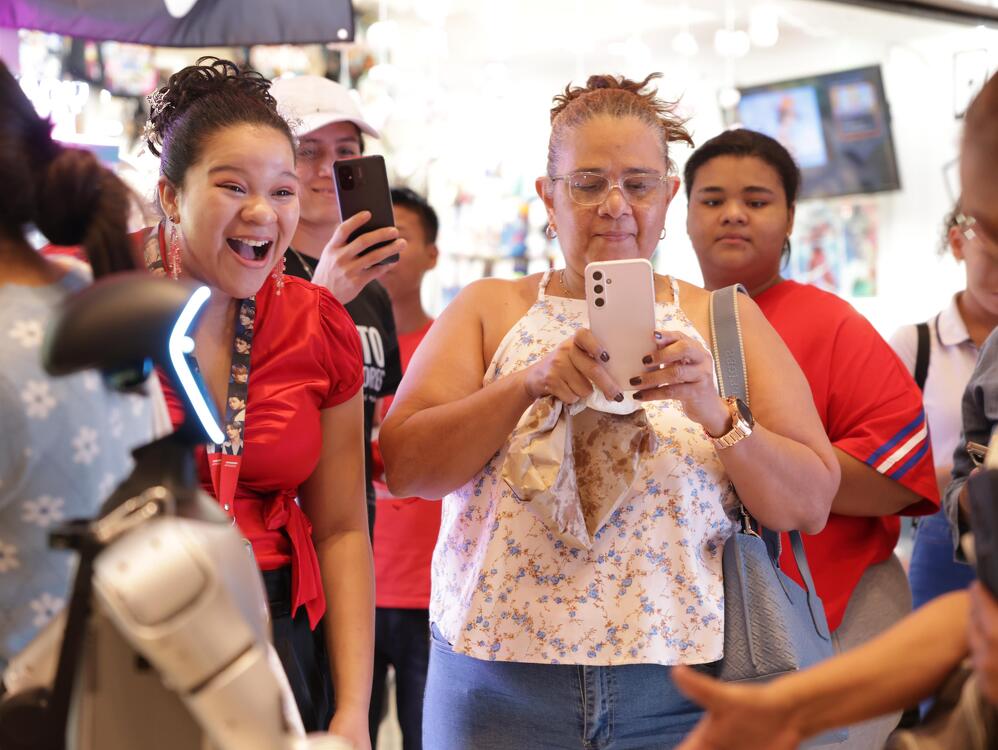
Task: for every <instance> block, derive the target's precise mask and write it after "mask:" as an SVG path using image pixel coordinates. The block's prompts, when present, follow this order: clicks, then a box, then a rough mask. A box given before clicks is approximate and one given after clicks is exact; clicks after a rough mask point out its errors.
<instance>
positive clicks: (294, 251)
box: [288, 247, 315, 281]
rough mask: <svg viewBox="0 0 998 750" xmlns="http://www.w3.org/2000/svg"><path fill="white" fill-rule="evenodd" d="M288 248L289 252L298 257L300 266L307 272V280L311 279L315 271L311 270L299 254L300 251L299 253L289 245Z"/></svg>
mask: <svg viewBox="0 0 998 750" xmlns="http://www.w3.org/2000/svg"><path fill="white" fill-rule="evenodd" d="M288 250H290V251H291V252H293V253H294V254H295V257H296V258H297V259H298V262H299V263H301V267H302V268H304V269H305V273H307V274H308V280H309V281H311V280H312V276H313V275H314V274H315V271H313V270H312V266H310V265H309V264H308V263H306V262H305V259H304V258H303V257H302V255H301V253H299V252H298V251H297V250H295V249H294V248H293V247H289V248H288Z"/></svg>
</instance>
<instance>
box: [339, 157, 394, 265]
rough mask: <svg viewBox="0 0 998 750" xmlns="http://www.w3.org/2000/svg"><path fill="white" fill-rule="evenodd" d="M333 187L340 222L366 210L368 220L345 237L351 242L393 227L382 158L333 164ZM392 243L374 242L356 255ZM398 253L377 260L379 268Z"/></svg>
mask: <svg viewBox="0 0 998 750" xmlns="http://www.w3.org/2000/svg"><path fill="white" fill-rule="evenodd" d="M333 184H334V186H335V188H336V201H337V203H339V207H340V219H341V220H345V219H349V218H350V217H352V216H354V215H356V214H358V213H360V212H361V211H368V212H370V214H371V218H370V219H369V220H368V221H367V222H366V223H365V224H364V226H363V227H362V228H361V227H358V228H357V229H356V230H354V231H353V232H351V233H350V235H349V236H348V237H347V242H348V243H350V242H353V241H354V240H356V239H357V238H358V237H360V236H361V235H362V234H366V233H368V232H372V231H374V230H377V229H385V228H387V227H394V226H395V213H394V211H393V210H392V194H391V187H390V186H389V184H388V171H387V169H385V160H384V158H383V157H381V156H360V157H357V158H354V159H341V160H339V161H336V162H333ZM390 242H391V240H388V241H383V242H376V243H374V244H373V245H371V246H369V247H366V248H364V249H363V250H362V251H361V252H359V253H358V254H357V257H363V256H365V255H367V254H368V253H372V252H374V251H376V250H377V249H378V248H381V247H385V246H386V245H388V244H390ZM398 259H399V256H398V253H393V254H392V255H389V256H388V257H386V258H384V259H382V260H380V261H379V262H378V265H382V264H388V263H396V262H398Z"/></svg>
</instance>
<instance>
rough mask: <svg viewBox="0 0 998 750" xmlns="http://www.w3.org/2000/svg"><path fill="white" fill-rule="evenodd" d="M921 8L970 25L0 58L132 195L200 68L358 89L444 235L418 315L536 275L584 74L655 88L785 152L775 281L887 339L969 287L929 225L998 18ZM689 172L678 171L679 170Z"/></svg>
mask: <svg viewBox="0 0 998 750" xmlns="http://www.w3.org/2000/svg"><path fill="white" fill-rule="evenodd" d="M917 4H918V3H900V2H899V3H895V4H894V5H895V6H897V7H899V8H900V7H901V6H905V5H907V6H910V5H917ZM935 4H936V5H938V6H946V5H950V6H961V7H963V8H967V7H968V6H977V7H979V9H980V13H979V16H978V17H975V16H974V14H973V13H971V14H965V17H964V18H957V17H955V16H953V17H946V16H945V15H944V14H939V15H936V16H932V15H928V16H923V15H917V14H903V13H897V12H887V11H884V10H880V9H877V8H874V7H869V6H878V5H879V6H887V5H891V4H890V3H885V2H880V3H877V2H867V3H864V2H855V3H849V2H831V1H830V0H775V1H774V2H763V1H761V0H696V1H695V2H686V1H684V0H614V1H613V2H606V0H601V1H599V2H597V1H596V0H544V1H543V2H537V1H536V0H508V1H507V2H505V3H485V2H476V1H475V0H380V1H379V0H359V1H358V2H355V3H354V8H355V11H356V18H357V22H356V33H355V39H354V41H353V42H350V43H342V42H330V43H328V44H315V45H304V46H252V47H240V48H213V49H178V48H154V47H146V46H138V45H130V44H121V43H117V42H91V41H87V40H83V39H72V38H69V37H65V36H58V35H54V34H49V33H44V32H40V31H33V30H27V29H0V57H2V59H4V60H5V62H7V64H8V65H10V66H12V67H13V68H14V69H15V72H18V73H19V75H20V79H21V83H22V86H23V87H24V89H25V90H26V91H27V92H28V93H29V95H30V96H31V98H32V100H33V101H34V102H35V104H36V107H37V108H38V109H39V111H40V112H41V113H42V114H46V115H51V117H52V119H53V121H54V122H55V124H56V129H57V135H58V136H59V137H60V138H61V139H63V140H65V141H72V142H79V143H86V144H89V145H91V146H92V147H93V148H95V149H96V150H97V151H98V152H99V154H100V155H101V157H102V158H104V159H105V160H107V161H108V162H109V163H113V164H115V165H117V168H118V169H119V171H120V173H121V174H122V175H123V176H124V177H125V178H126V179H127V180H128V181H129V182H130V183H131V184H132V185H133V186H135V187H136V188H137V189H138V190H139V191H140V192H142V193H143V194H145V195H151V193H152V187H153V185H154V183H155V179H156V176H157V164H156V162H155V160H154V159H153V158H152V157H151V156H149V155H148V154H145V153H144V149H143V144H142V140H141V132H142V125H143V123H144V122H145V118H146V114H147V108H146V104H145V101H144V96H145V95H146V94H148V93H150V92H151V91H152V90H154V89H155V87H156V86H157V85H159V84H160V83H161V82H162V81H163V80H165V77H166V76H168V75H169V74H170V73H171V72H173V71H175V70H177V69H178V68H180V67H182V66H184V65H186V64H188V63H189V62H192V61H193V60H194V59H196V58H197V57H198V56H199V55H202V54H216V55H220V56H224V57H231V58H233V59H237V60H239V61H243V62H248V63H250V64H251V65H252V66H253V67H255V68H256V69H258V70H259V71H261V72H262V73H263V74H264V75H267V76H282V75H294V74H299V73H306V72H307V73H318V74H323V75H328V76H330V77H333V78H335V79H337V80H339V81H340V82H342V83H344V84H346V85H348V86H351V87H353V88H354V89H355V93H356V95H357V96H358V98H359V100H360V102H361V104H362V107H363V109H364V112H365V113H366V115H367V116H368V119H369V120H370V121H371V122H372V123H373V124H374V125H375V126H376V127H378V128H380V129H381V130H382V132H383V134H384V137H383V138H382V140H381V141H380V142H377V141H369V143H368V149H369V152H375V153H377V152H381V153H384V154H385V156H386V158H387V161H388V164H389V169H390V172H391V174H392V177H393V179H394V180H395V182H396V183H398V184H406V185H408V186H410V187H412V188H413V189H415V190H417V191H419V192H423V193H425V194H427V195H428V197H429V199H430V201H431V203H432V204H433V205H434V206H435V207H436V209H437V211H438V212H439V214H440V216H441V224H442V229H441V234H440V240H439V244H440V248H441V251H442V260H441V262H440V264H439V267H438V268H437V269H436V270H435V271H434V272H432V273H431V275H430V276H428V278H427V280H426V282H425V287H424V296H425V300H426V302H427V305H428V307H429V308H430V309H431V310H432V311H433V312H438V311H439V310H440V309H442V307H443V306H444V305H445V304H446V303H447V301H449V300H450V299H452V298H453V296H454V294H456V292H457V291H458V290H459V289H460V288H461V287H462V286H464V285H465V284H467V283H469V282H470V281H472V280H474V279H476V278H479V277H481V276H486V275H495V276H504V277H509V276H512V275H515V274H518V273H525V272H533V271H535V270H542V269H544V268H547V267H548V266H549V265H550V264H551V263H552V258H554V257H555V256H556V254H557V248H556V247H555V246H553V245H552V244H551V243H550V242H549V241H548V240H546V239H545V237H544V235H543V232H542V229H543V226H544V211H543V209H542V206H541V204H540V202H539V200H538V199H537V197H536V195H535V193H534V179H535V178H536V177H537V176H538V175H540V174H542V173H543V171H544V169H545V158H546V149H547V136H548V132H549V123H548V111H549V108H550V106H551V98H552V96H554V95H555V94H556V93H558V92H560V91H561V90H563V89H564V87H565V85H566V84H568V83H569V82H574V83H582V82H584V81H585V79H586V77H587V76H588V75H590V74H593V73H599V72H609V73H621V74H624V75H627V76H629V77H634V78H638V79H640V78H643V77H644V76H645V75H646V74H647V73H649V72H651V71H661V72H662V73H663V78H662V79H661V80H660V81H659V85H660V93H661V94H663V95H664V96H665V97H667V98H670V99H678V100H679V101H680V107H681V111H682V112H683V114H684V115H685V116H687V117H689V118H690V127H691V129H692V133H693V135H694V139H695V140H696V142H697V143H701V142H703V141H704V140H706V139H707V138H709V137H711V136H713V135H715V134H716V133H718V132H719V131H720V130H721V129H723V128H724V127H726V126H730V125H732V124H735V123H739V122H743V123H747V124H753V125H754V126H756V127H758V128H766V129H769V130H770V131H771V132H772V133H773V134H776V135H778V136H779V137H781V139H783V140H784V142H785V143H786V145H788V146H790V147H791V148H792V149H793V150H794V152H795V154H796V155H797V157H798V159H799V160H800V161H801V162H802V165H803V166H805V167H806V169H805V188H806V191H807V193H808V198H807V199H806V200H804V201H802V202H801V204H800V206H799V207H798V211H797V218H796V226H795V231H794V237H793V248H794V251H793V259H792V260H791V263H790V266H789V267H788V269H787V273H788V275H790V276H792V277H794V278H797V279H800V280H805V281H810V282H813V283H816V284H819V285H821V286H824V287H825V288H828V289H830V290H832V291H835V292H836V293H838V294H840V295H841V296H843V297H844V298H846V299H848V300H849V301H850V302H852V303H853V304H854V305H855V306H856V307H857V308H858V309H859V310H860V311H861V312H863V313H864V314H865V315H867V317H869V318H870V320H871V321H872V322H873V323H874V325H875V326H876V327H877V328H878V330H880V332H881V333H882V334H884V335H885V336H889V335H890V334H891V333H892V332H893V331H894V330H895V328H897V327H898V326H899V325H901V324H903V323H906V322H912V321H917V320H922V319H925V318H927V317H928V316H929V315H931V314H934V312H935V311H937V310H938V309H940V308H941V307H943V306H944V305H945V303H946V302H947V300H948V298H949V297H950V296H951V295H952V294H953V293H954V292H955V291H957V290H958V289H960V288H962V283H963V282H962V279H963V270H962V268H960V267H959V266H958V265H957V264H956V262H955V261H954V260H953V259H952V258H951V257H949V256H947V255H943V254H941V245H942V236H943V233H942V222H943V218H944V215H945V214H946V212H947V211H949V210H950V208H951V207H952V205H953V202H954V199H955V197H956V190H957V188H956V185H957V179H956V162H955V159H956V154H957V145H958V136H959V132H960V125H961V119H960V118H961V115H962V112H963V109H964V107H965V106H966V104H967V102H968V100H969V98H970V97H971V95H972V94H973V92H974V91H975V90H976V89H977V88H978V87H979V86H980V85H981V84H982V83H983V81H984V80H986V78H987V76H988V75H989V73H991V72H994V71H995V70H996V69H998V0H972V2H956V1H955V0H953V1H950V0H939V1H938V2H936V3H935ZM688 155H689V149H687V148H686V147H679V148H677V149H676V150H675V152H674V158H675V159H676V161H677V163H678V164H679V166H680V169H681V167H682V164H683V163H684V161H685V160H686V158H687V157H688ZM685 204H686V201H685V197H684V195H683V193H680V195H679V197H677V200H676V201H675V203H674V204H673V207H672V208H671V209H670V212H669V217H668V221H667V236H666V238H665V240H663V241H662V243H661V244H660V246H659V248H658V251H657V254H656V258H655V264H656V267H657V269H658V270H659V271H660V272H667V273H671V274H674V275H676V276H679V277H681V278H684V279H686V280H688V281H691V282H694V283H700V281H701V277H700V273H699V270H698V268H697V264H696V260H695V258H694V255H693V252H692V249H691V247H690V244H689V241H688V240H687V237H686V231H685V219H686V205H685ZM555 262H556V263H557V262H558V261H555Z"/></svg>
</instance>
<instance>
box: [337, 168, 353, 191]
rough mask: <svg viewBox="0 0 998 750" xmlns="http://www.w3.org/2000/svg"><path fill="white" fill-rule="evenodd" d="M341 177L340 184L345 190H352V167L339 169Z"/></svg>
mask: <svg viewBox="0 0 998 750" xmlns="http://www.w3.org/2000/svg"><path fill="white" fill-rule="evenodd" d="M339 175H340V184H341V185H342V186H343V187H344V188H352V187H353V170H352V169H351V168H350V167H346V166H344V167H340V168H339Z"/></svg>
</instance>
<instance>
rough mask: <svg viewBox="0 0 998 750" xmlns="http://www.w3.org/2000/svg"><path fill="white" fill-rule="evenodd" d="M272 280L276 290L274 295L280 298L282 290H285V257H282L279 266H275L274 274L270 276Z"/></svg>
mask: <svg viewBox="0 0 998 750" xmlns="http://www.w3.org/2000/svg"><path fill="white" fill-rule="evenodd" d="M270 278H272V279H273V280H274V289H275V292H274V294H276V295H277V296H278V297H280V296H281V290H282V289H283V288H284V256H283V255H282V256H281V259H280V260H279V261H278V262H277V265H276V266H274V272H273V273H272V274H270Z"/></svg>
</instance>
